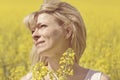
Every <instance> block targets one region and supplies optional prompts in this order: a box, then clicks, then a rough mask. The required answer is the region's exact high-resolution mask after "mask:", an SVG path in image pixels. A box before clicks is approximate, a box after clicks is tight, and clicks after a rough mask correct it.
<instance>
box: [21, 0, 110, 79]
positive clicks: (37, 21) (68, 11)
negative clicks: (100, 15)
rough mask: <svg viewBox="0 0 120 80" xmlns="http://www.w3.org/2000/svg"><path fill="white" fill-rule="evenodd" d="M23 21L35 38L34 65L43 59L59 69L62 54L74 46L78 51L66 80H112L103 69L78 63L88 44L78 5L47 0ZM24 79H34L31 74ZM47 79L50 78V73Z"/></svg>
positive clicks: (51, 66)
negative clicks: (95, 68) (71, 71)
mask: <svg viewBox="0 0 120 80" xmlns="http://www.w3.org/2000/svg"><path fill="white" fill-rule="evenodd" d="M24 22H25V24H26V26H27V27H28V28H29V30H30V31H31V33H32V38H33V41H34V46H33V50H32V54H31V58H32V66H34V65H35V64H36V63H37V62H44V64H45V66H47V67H48V69H49V70H52V71H57V70H58V68H59V60H60V58H61V56H62V54H63V53H64V52H65V51H66V50H67V49H68V48H72V49H73V50H74V51H75V60H74V64H73V65H72V68H73V75H72V76H67V80H109V78H108V77H107V76H106V75H105V74H103V73H102V72H99V71H94V70H90V69H86V68H83V67H81V66H79V59H80V57H81V56H82V54H83V52H84V50H85V47H86V29H85V25H84V22H83V19H82V17H81V15H80V13H79V11H78V10H77V9H76V8H74V7H73V6H71V5H70V4H68V3H66V2H60V1H59V0H49V1H47V0H46V1H44V3H43V4H42V6H41V8H40V10H38V11H36V12H33V13H31V14H30V15H28V16H27V17H26V18H25V20H24ZM22 80H32V73H31V72H30V73H28V74H27V75H26V76H25V77H23V78H22ZM44 80H50V79H49V76H45V78H44Z"/></svg>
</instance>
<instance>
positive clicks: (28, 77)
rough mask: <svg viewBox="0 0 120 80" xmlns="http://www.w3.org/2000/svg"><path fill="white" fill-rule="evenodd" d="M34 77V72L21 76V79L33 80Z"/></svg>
mask: <svg viewBox="0 0 120 80" xmlns="http://www.w3.org/2000/svg"><path fill="white" fill-rule="evenodd" d="M31 78H32V73H31V72H30V73H28V74H27V75H25V76H24V77H22V78H21V80H31Z"/></svg>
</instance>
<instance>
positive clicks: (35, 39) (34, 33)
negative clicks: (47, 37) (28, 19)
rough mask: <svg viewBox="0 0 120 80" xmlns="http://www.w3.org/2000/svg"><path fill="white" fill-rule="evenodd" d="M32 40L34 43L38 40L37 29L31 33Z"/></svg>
mask: <svg viewBox="0 0 120 80" xmlns="http://www.w3.org/2000/svg"><path fill="white" fill-rule="evenodd" d="M32 38H33V40H34V41H37V40H38V39H39V38H40V34H39V32H38V29H35V31H34V32H33V34H32Z"/></svg>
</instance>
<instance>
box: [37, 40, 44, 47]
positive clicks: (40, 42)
mask: <svg viewBox="0 0 120 80" xmlns="http://www.w3.org/2000/svg"><path fill="white" fill-rule="evenodd" d="M44 42H45V41H38V42H36V43H35V45H36V46H38V45H39V44H42V43H44Z"/></svg>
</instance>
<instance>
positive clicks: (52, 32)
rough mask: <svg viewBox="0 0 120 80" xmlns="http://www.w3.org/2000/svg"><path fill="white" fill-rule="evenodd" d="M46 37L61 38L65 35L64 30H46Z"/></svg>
mask: <svg viewBox="0 0 120 80" xmlns="http://www.w3.org/2000/svg"><path fill="white" fill-rule="evenodd" d="M45 35H46V37H48V38H49V39H52V40H59V39H60V38H63V37H64V33H63V31H62V30H58V29H53V30H47V31H45Z"/></svg>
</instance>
